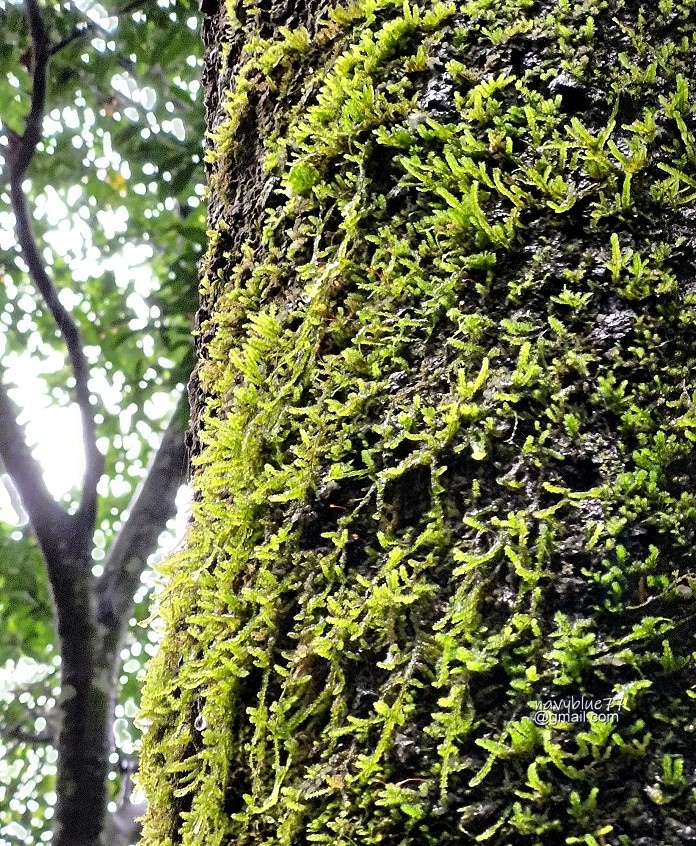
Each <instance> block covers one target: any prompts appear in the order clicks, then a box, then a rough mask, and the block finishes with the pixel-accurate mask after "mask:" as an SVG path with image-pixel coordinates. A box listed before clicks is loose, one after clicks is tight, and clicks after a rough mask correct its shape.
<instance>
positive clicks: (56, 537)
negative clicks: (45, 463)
mask: <svg viewBox="0 0 696 846" xmlns="http://www.w3.org/2000/svg"><path fill="white" fill-rule="evenodd" d="M0 456H2V461H3V464H4V465H5V469H6V470H7V472H8V473H9V474H10V476H11V478H12V481H13V483H14V485H15V487H16V488H17V490H18V491H19V495H20V497H21V498H22V504H23V506H24V508H25V509H26V512H27V514H28V515H29V519H30V520H31V524H32V527H33V529H34V533H35V535H36V537H37V539H38V541H39V543H40V545H41V548H42V549H43V550H44V552H45V553H46V554H47V555H49V554H52V553H53V551H54V550H55V549H56V547H57V546H58V544H59V542H60V539H61V533H62V528H63V527H64V526H65V521H66V519H67V517H68V515H67V514H66V512H65V511H63V509H62V508H61V507H60V505H58V503H57V502H56V501H55V500H54V499H53V497H52V496H51V494H50V493H49V491H48V488H47V487H46V483H45V482H44V477H43V472H42V470H41V465H40V464H39V462H38V461H37V460H36V459H35V458H34V456H33V455H32V454H31V450H30V449H29V447H28V446H27V442H26V440H25V437H24V433H23V432H22V429H21V427H20V426H19V424H18V423H17V409H16V407H15V404H14V403H13V402H12V400H11V399H10V397H9V395H8V393H7V389H6V387H5V385H4V384H3V383H2V382H1V381H0Z"/></svg>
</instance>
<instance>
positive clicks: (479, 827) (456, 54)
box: [142, 0, 696, 846]
mask: <svg viewBox="0 0 696 846" xmlns="http://www.w3.org/2000/svg"><path fill="white" fill-rule="evenodd" d="M536 8H537V5H536V4H532V3H528V2H512V0H511V2H508V3H506V4H504V5H503V4H500V3H497V2H492V0H491V1H490V2H486V0H479V2H470V3H464V4H461V5H455V4H432V5H418V4H414V5H410V4H409V3H406V4H402V3H396V2H391V1H390V2H384V0H369V2H368V1H367V0H366V2H356V3H354V4H352V5H350V6H348V7H336V8H334V9H333V10H331V11H329V12H327V13H326V15H325V18H324V19H323V20H322V22H321V23H320V25H318V26H317V27H316V28H311V27H307V28H305V27H304V25H302V24H300V25H298V26H297V27H296V28H294V29H292V30H290V29H287V30H285V29H284V30H279V31H278V33H277V39H275V40H274V39H271V38H269V37H268V36H267V34H265V35H264V37H263V38H262V37H261V30H260V29H259V31H258V32H257V33H254V31H253V25H254V24H253V22H254V21H256V20H257V18H256V17H254V15H253V14H252V15H251V17H250V20H251V21H252V27H251V33H250V37H249V42H248V45H249V46H248V49H247V52H246V54H245V55H244V56H243V57H242V59H241V60H240V68H241V69H240V70H239V73H238V75H237V78H236V83H235V85H236V87H235V88H234V90H233V92H232V93H231V94H230V97H229V101H228V104H227V110H228V120H227V122H225V123H223V124H222V125H221V126H220V127H219V128H218V130H217V131H216V142H217V144H216V152H215V154H214V155H213V156H212V163H213V165H214V167H215V171H214V174H213V177H212V180H211V187H212V190H213V193H214V196H215V197H216V198H217V199H218V200H220V201H222V202H223V205H224V203H227V204H232V203H233V202H234V192H235V188H234V185H231V184H228V182H229V174H230V173H231V172H235V173H238V167H239V166H240V162H242V161H243V160H244V155H245V151H244V150H242V149H240V148H239V142H238V138H237V133H238V129H239V127H240V125H242V123H243V122H244V121H246V120H248V119H249V109H250V108H251V106H250V103H256V102H257V101H258V99H259V98H260V97H276V98H277V103H278V105H277V108H276V109H275V110H274V111H273V122H272V125H269V124H268V123H264V124H263V126H261V127H259V131H260V132H261V137H262V141H263V143H264V145H265V149H266V160H265V163H264V169H265V174H266V177H267V178H268V180H269V184H270V185H271V186H275V189H274V191H272V192H271V193H270V194H269V202H268V207H267V209H266V211H265V212H264V215H263V218H262V219H261V220H259V221H258V226H257V227H255V231H254V232H251V231H250V233H249V239H248V241H247V242H246V243H244V244H242V245H241V246H240V247H239V249H238V250H236V251H235V252H234V253H233V254H232V255H228V254H227V253H226V250H227V249H228V248H227V246H226V244H227V242H226V237H227V232H226V231H225V226H226V224H225V223H224V213H223V215H222V219H221V222H220V223H219V224H217V228H216V231H214V232H213V233H212V235H211V241H210V249H209V254H208V257H207V259H206V261H205V263H204V271H205V274H204V278H203V283H202V296H203V302H204V307H205V309H206V311H207V313H208V314H209V315H210V316H209V319H208V322H207V324H206V325H204V326H203V327H202V332H203V333H204V334H205V336H206V338H210V340H209V341H208V342H207V343H206V346H205V349H204V350H203V353H204V355H203V358H202V360H201V364H200V368H199V376H200V379H201V382H202V385H203V388H204V391H205V393H206V395H207V397H208V405H207V412H206V417H205V422H204V426H203V431H202V435H201V437H202V439H203V441H204V443H205V450H204V452H203V454H202V456H201V457H200V459H199V461H198V469H197V473H196V476H195V485H196V490H197V493H198V498H197V501H196V504H195V508H194V513H195V520H194V524H193V526H192V528H191V531H190V536H189V543H188V547H187V549H186V550H185V551H184V552H182V553H180V554H179V555H177V556H175V557H174V558H173V559H171V560H170V561H169V562H168V563H167V564H166V567H165V568H164V569H165V572H166V573H167V575H168V578H169V587H168V589H167V592H166V594H165V597H164V598H163V600H162V602H161V606H160V610H161V614H162V616H163V617H164V619H165V621H166V624H167V635H166V638H165V641H164V645H163V647H162V650H161V652H160V653H159V655H158V657H157V658H156V659H155V661H154V662H153V664H152V666H151V669H150V676H149V680H148V684H147V688H146V692H145V701H144V706H143V714H144V717H145V718H146V719H147V720H149V721H150V723H151V726H150V729H149V732H148V734H147V736H146V739H145V744H144V756H143V768H142V769H143V780H144V783H145V785H146V788H147V790H148V794H149V800H150V811H149V814H148V819H147V823H146V828H145V839H144V843H145V844H155V843H156V844H169V843H172V844H173V843H179V842H180V843H183V844H193V843H199V842H203V843H206V844H210V846H215V844H222V843H232V842H234V843H235V844H238V846H241V845H242V844H262V843H263V844H268V846H271V844H274V846H275V844H277V846H280V844H287V846H290V844H292V846H296V844H305V843H315V844H322V843H325V844H333V843H335V842H338V843H346V844H358V843H360V844H406V843H418V844H428V843H432V844H438V846H444V844H449V843H461V842H463V839H466V840H467V841H468V840H476V841H487V842H489V843H492V844H500V846H503V844H509V843H515V844H521V846H524V844H530V846H531V844H537V843H539V844H558V843H569V844H570V843H587V844H606V845H607V846H608V844H628V843H631V842H634V840H635V839H636V838H637V837H638V836H639V835H640V836H648V837H652V838H653V839H654V840H655V842H661V843H679V842H684V837H686V834H684V832H685V831H686V828H685V827H686V826H688V825H689V821H690V819H691V818H692V816H693V811H694V793H693V785H692V783H691V781H690V778H691V773H692V772H693V771H694V767H695V766H696V762H694V753H693V751H692V735H693V720H692V714H693V703H692V701H691V700H692V699H693V698H694V697H696V686H694V675H693V649H694V648H693V635H694V633H695V628H694V599H693V593H692V582H694V580H696V575H694V573H695V572H696V571H695V569H694V568H695V562H694V552H693V550H694V544H695V538H694V527H695V526H696V520H695V518H696V493H695V490H694V483H693V470H692V467H693V463H694V462H693V459H694V441H695V440H696V431H695V430H696V395H695V394H694V389H693V372H694V360H695V356H694V349H695V343H696V332H695V331H694V325H695V321H694V318H695V317H696V314H695V312H696V294H695V293H694V291H693V289H692V287H691V286H692V278H693V274H694V264H693V256H692V244H693V236H692V217H693V214H694V208H695V206H696V171H695V167H694V165H695V163H696V162H695V160H694V134H693V131H692V127H693V107H692V106H691V103H690V93H689V92H690V91H693V89H694V85H695V84H696V81H695V80H694V75H693V58H694V53H695V52H696V46H694V38H695V35H694V24H693V20H694V18H693V12H694V8H693V4H692V3H676V2H663V3H661V4H660V11H659V13H657V12H656V11H655V10H654V9H652V8H651V10H650V13H649V14H650V17H649V20H650V26H649V27H648V26H647V25H646V23H645V21H646V20H647V19H648V18H647V15H648V12H642V11H640V10H639V9H638V8H637V7H636V4H628V3H625V4H624V3H620V2H614V3H604V2H584V3H578V4H572V5H571V4H570V3H567V2H559V3H557V4H556V5H554V6H552V7H548V6H545V7H544V8H545V9H546V11H542V12H538V11H535V9H536ZM259 27H260V24H259ZM310 32H316V33H317V34H316V35H315V36H313V37H310V36H309V33H310ZM617 56H618V57H619V58H618V61H617V59H616V57H617ZM562 73H563V74H565V76H563V75H562ZM223 212H224V209H223ZM218 268H220V269H218ZM582 695H584V696H585V697H586V698H588V699H591V700H605V701H607V702H611V703H620V710H618V711H617V707H618V705H616V704H612V705H611V707H605V708H604V710H603V711H602V709H601V708H600V709H599V711H600V717H601V716H602V715H603V716H604V717H605V718H606V717H607V715H608V714H609V715H611V714H612V713H618V720H617V721H613V720H612V719H600V718H597V719H596V720H595V721H594V722H584V723H581V722H576V721H574V720H572V719H570V718H569V719H566V720H564V721H562V722H555V723H554V722H549V723H548V724H545V725H535V722H534V720H533V718H535V717H536V715H538V714H539V713H540V709H539V708H538V707H537V708H536V710H535V709H534V707H533V706H532V703H533V702H537V703H538V702H544V701H545V700H549V699H552V698H553V697H558V696H570V697H572V696H575V697H580V696H582ZM594 713H597V708H595V710H594ZM537 719H538V718H537ZM680 827H681V828H680ZM680 832H681V833H680Z"/></svg>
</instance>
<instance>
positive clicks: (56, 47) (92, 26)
mask: <svg viewBox="0 0 696 846" xmlns="http://www.w3.org/2000/svg"><path fill="white" fill-rule="evenodd" d="M149 2H150V0H132V2H130V3H126V5H125V6H122V7H121V8H120V9H116V10H114V11H113V12H110V13H109V17H110V18H120V17H121V16H122V15H127V14H128V13H129V12H134V11H135V10H136V9H139V8H140V7H141V6H146V5H147V4H148V3H149ZM95 30H96V31H97V32H101V33H102V34H103V35H104V36H106V37H107V38H110V37H111V33H110V32H109V31H108V30H107V29H104V27H103V26H102V25H101V24H100V23H99V22H98V21H95V20H88V21H80V23H78V24H76V25H75V27H74V29H73V31H72V32H71V33H69V34H68V35H66V36H65V37H64V38H61V40H60V41H57V42H56V43H55V44H53V45H52V47H51V55H52V56H55V54H56V53H58V52H59V51H60V50H62V49H63V48H64V47H67V46H68V44H72V43H73V41H77V40H78V39H79V38H83V37H84V36H85V35H88V34H89V33H90V32H94V31H95Z"/></svg>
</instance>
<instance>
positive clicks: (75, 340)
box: [10, 173, 104, 514]
mask: <svg viewBox="0 0 696 846" xmlns="http://www.w3.org/2000/svg"><path fill="white" fill-rule="evenodd" d="M10 200H11V203H12V210H13V212H14V216H15V231H16V233H17V241H18V242H19V246H20V248H21V250H22V257H23V258H24V261H25V262H26V263H27V266H28V267H29V273H30V274H31V277H32V279H33V280H34V283H35V285H36V287H37V288H38V290H39V293H40V294H41V296H42V298H43V300H44V302H45V303H46V306H47V308H48V310H49V312H50V313H51V316H52V317H53V320H54V321H55V324H56V326H57V327H58V329H59V331H60V333H61V335H62V336H63V340H64V341H65V344H66V346H67V348H68V358H69V360H70V365H71V367H72V372H73V377H74V379H75V401H76V403H77V406H78V408H79V409H80V415H81V417H82V441H83V445H84V451H85V466H86V469H85V476H84V480H83V485H82V500H81V502H80V512H82V513H84V514H91V513H93V511H94V507H95V503H96V496H97V483H98V481H99V478H100V476H101V474H102V469H103V466H104V458H103V456H102V454H101V453H100V452H99V450H98V449H97V432H96V421H95V411H94V406H93V405H92V402H91V395H90V390H89V364H88V362H87V359H86V357H85V354H84V350H83V347H82V338H81V335H80V330H79V328H78V325H77V322H76V321H75V319H74V317H73V316H72V315H71V314H70V312H69V311H68V310H67V309H66V308H65V306H64V305H63V304H62V303H61V301H60V298H59V296H58V291H57V290H56V287H55V286H54V284H53V282H52V281H51V279H50V278H49V276H48V273H47V272H46V269H45V267H44V264H43V261H42V259H41V255H40V253H39V249H38V247H37V245H36V240H35V237H34V232H33V229H32V225H31V219H30V217H29V210H28V209H27V201H26V196H25V194H24V190H23V189H22V185H21V181H19V182H18V181H17V180H16V179H15V178H14V173H12V174H11V177H10Z"/></svg>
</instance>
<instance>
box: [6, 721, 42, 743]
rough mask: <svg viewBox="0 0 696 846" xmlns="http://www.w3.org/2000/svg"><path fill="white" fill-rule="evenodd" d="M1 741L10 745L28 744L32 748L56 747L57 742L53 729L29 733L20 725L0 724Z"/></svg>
mask: <svg viewBox="0 0 696 846" xmlns="http://www.w3.org/2000/svg"><path fill="white" fill-rule="evenodd" d="M0 739H1V740H2V742H4V743H6V744H9V743H11V742H15V743H26V744H29V745H30V746H47V745H49V744H50V745H54V744H55V742H56V738H55V733H54V730H53V729H49V728H45V729H44V730H43V731H28V730H27V729H25V728H23V727H22V726H19V725H9V724H5V725H2V724H0Z"/></svg>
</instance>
